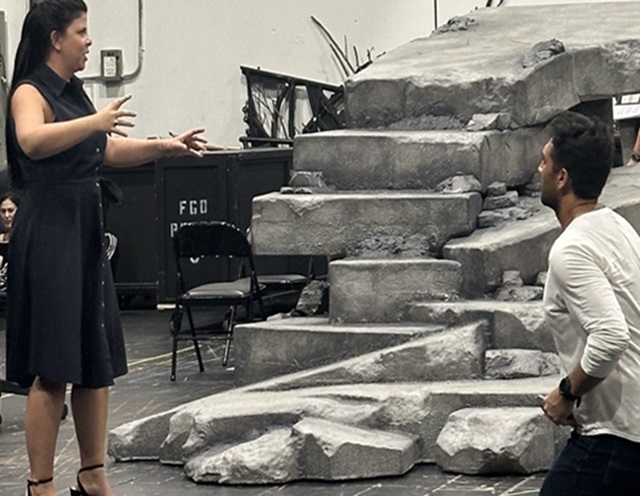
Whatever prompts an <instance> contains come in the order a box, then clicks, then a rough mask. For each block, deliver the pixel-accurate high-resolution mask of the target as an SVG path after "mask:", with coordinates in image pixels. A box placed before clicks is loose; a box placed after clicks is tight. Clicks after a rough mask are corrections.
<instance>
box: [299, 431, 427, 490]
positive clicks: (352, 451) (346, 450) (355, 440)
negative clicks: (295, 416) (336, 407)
mask: <svg viewBox="0 0 640 496" xmlns="http://www.w3.org/2000/svg"><path fill="white" fill-rule="evenodd" d="M293 434H294V436H295V437H297V438H298V439H299V440H300V441H301V446H302V447H301V453H300V467H301V470H302V471H303V472H304V474H305V477H306V478H308V479H312V480H345V479H365V478H372V477H384V476H394V475H402V474H405V473H406V472H408V471H409V470H410V469H411V468H412V467H413V466H414V464H415V463H416V461H417V458H418V449H417V446H416V440H415V438H414V437H413V436H411V435H407V434H396V433H391V432H384V431H379V430H370V429H362V428H358V427H353V426H349V425H344V424H338V423H335V422H329V421H326V420H323V419H314V418H306V419H304V420H302V421H301V422H298V423H297V424H296V425H294V426H293Z"/></svg>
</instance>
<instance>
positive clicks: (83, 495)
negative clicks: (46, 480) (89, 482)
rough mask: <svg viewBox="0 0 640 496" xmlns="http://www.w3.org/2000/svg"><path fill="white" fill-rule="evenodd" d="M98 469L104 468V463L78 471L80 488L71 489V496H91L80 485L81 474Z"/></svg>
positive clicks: (77, 481)
mask: <svg viewBox="0 0 640 496" xmlns="http://www.w3.org/2000/svg"><path fill="white" fill-rule="evenodd" d="M97 468H104V463H100V464H98V465H91V466H90V467H82V468H81V469H80V470H78V475H77V476H76V486H78V487H77V488H74V487H70V488H69V492H70V493H71V496H90V494H89V493H88V492H87V491H85V489H84V487H82V484H81V483H80V474H81V473H82V472H88V471H89V470H95V469H97ZM41 484H42V483H41Z"/></svg>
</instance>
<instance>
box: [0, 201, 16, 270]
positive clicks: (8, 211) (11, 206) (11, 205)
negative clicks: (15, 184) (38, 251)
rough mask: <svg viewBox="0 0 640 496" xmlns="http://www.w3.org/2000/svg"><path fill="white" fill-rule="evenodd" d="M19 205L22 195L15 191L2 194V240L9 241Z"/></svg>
mask: <svg viewBox="0 0 640 496" xmlns="http://www.w3.org/2000/svg"><path fill="white" fill-rule="evenodd" d="M18 205H20V197H19V196H18V195H17V194H16V193H14V192H13V191H7V192H6V193H4V194H3V195H2V196H0V217H1V218H2V225H3V226H4V232H3V233H0V242H2V241H5V242H6V241H9V236H10V235H11V226H12V225H13V217H14V216H15V215H16V211H17V210H18ZM0 265H2V264H1V263H0Z"/></svg>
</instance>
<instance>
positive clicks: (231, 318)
mask: <svg viewBox="0 0 640 496" xmlns="http://www.w3.org/2000/svg"><path fill="white" fill-rule="evenodd" d="M173 248H174V256H175V261H176V268H177V280H176V284H177V290H176V306H175V312H174V314H173V317H172V321H173V322H172V323H173V326H172V327H173V328H172V333H173V347H172V355H171V380H172V381H175V379H176V362H177V350H178V342H179V341H192V342H193V344H194V348H195V352H196V357H197V359H198V366H199V368H200V372H203V371H204V365H203V363H202V355H201V353H200V347H199V345H198V342H199V341H207V340H213V339H221V338H222V339H224V340H225V348H224V354H223V357H222V365H223V366H226V365H227V363H228V360H229V349H230V346H231V340H232V339H233V329H234V326H235V324H236V320H237V314H238V307H241V308H244V309H245V310H246V312H245V314H246V319H247V320H248V321H249V322H251V321H253V320H254V304H255V303H257V305H258V309H259V313H260V316H259V318H260V320H263V319H264V318H265V312H264V306H263V303H262V292H263V291H264V286H263V285H261V284H259V283H258V277H257V273H256V268H255V263H254V260H253V255H252V252H251V245H250V244H249V241H248V240H247V238H246V236H245V235H244V233H243V232H242V231H240V230H239V229H238V228H237V227H235V226H234V225H232V224H229V223H227V222H196V223H193V224H188V225H184V226H182V227H180V229H178V231H177V232H176V233H175V235H174V238H173ZM206 258H219V259H225V258H226V259H234V260H236V261H237V263H238V264H239V265H240V267H241V268H242V269H241V270H229V271H228V272H229V273H230V274H241V273H245V274H248V276H247V277H234V276H233V275H230V276H228V277H225V276H224V275H223V274H220V273H218V274H210V275H208V276H209V277H208V280H210V281H216V282H207V283H204V284H197V285H194V284H192V283H190V282H189V281H187V280H186V279H188V277H187V276H188V275H187V271H185V268H186V266H185V265H184V264H185V262H186V261H187V260H196V259H197V260H201V259H206ZM191 272H193V271H191ZM198 275H199V277H200V278H201V279H202V274H198ZM221 278H222V279H225V280H223V281H220V279H221ZM192 307H227V308H228V309H229V313H228V315H227V318H226V319H225V322H224V324H225V326H218V327H215V326H214V327H211V326H199V327H196V325H195V321H194V317H193V312H192ZM185 313H186V315H187V321H188V324H189V326H188V329H185V330H183V329H182V318H183V314H185ZM225 327H226V328H225Z"/></svg>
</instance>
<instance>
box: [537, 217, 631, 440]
mask: <svg viewBox="0 0 640 496" xmlns="http://www.w3.org/2000/svg"><path fill="white" fill-rule="evenodd" d="M544 311H545V318H546V319H547V322H548V323H549V325H550V327H551V329H552V331H553V336H554V340H555V343H556V347H557V350H558V354H559V355H560V359H561V361H562V363H563V365H564V368H565V369H566V371H567V373H568V372H571V371H572V370H573V369H574V368H575V367H576V366H577V364H580V365H581V366H582V368H583V370H584V371H585V372H586V373H587V374H589V375H591V376H594V377H600V378H602V377H606V379H605V380H604V381H603V382H601V383H600V384H598V385H597V386H596V387H595V388H594V389H592V390H591V391H589V392H588V393H587V394H585V395H584V396H583V398H582V403H581V404H580V407H578V408H577V409H576V410H575V411H574V415H575V417H576V419H577V421H578V423H579V425H580V426H581V427H580V432H581V433H582V434H585V435H595V434H613V435H616V436H620V437H623V438H625V439H629V440H631V441H635V442H640V236H638V233H637V232H636V231H635V230H634V228H633V227H632V226H631V225H630V224H629V223H628V222H627V221H626V220H625V219H624V218H623V217H621V216H620V215H618V214H616V213H615V212H613V211H612V210H610V209H609V208H601V209H597V210H594V211H592V212H589V213H586V214H583V215H580V216H579V217H577V218H575V219H574V220H573V221H572V222H571V224H569V226H568V227H567V228H566V229H565V230H564V232H563V233H562V234H561V235H560V237H559V238H558V239H557V240H556V242H555V243H554V245H553V247H552V248H551V251H550V253H549V271H548V274H547V282H546V285H545V291H544Z"/></svg>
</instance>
